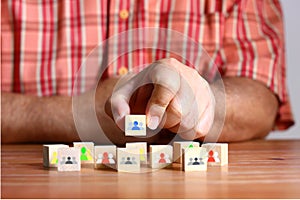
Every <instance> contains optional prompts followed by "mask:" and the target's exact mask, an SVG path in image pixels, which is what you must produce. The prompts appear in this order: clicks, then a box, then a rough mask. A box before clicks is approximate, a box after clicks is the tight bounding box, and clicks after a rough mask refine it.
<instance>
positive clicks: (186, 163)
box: [182, 147, 207, 172]
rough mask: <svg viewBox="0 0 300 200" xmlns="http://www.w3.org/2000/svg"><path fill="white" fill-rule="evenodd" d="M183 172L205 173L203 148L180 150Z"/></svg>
mask: <svg viewBox="0 0 300 200" xmlns="http://www.w3.org/2000/svg"><path fill="white" fill-rule="evenodd" d="M182 152H183V155H182V160H183V163H182V169H183V171H186V172H188V171H206V170H207V156H206V149H205V148H203V147H192V148H184V149H182Z"/></svg>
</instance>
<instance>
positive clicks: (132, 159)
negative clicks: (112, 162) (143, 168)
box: [131, 157, 137, 165]
mask: <svg viewBox="0 0 300 200" xmlns="http://www.w3.org/2000/svg"><path fill="white" fill-rule="evenodd" d="M131 161H132V164H134V165H136V164H137V163H136V162H135V157H132V158H131Z"/></svg>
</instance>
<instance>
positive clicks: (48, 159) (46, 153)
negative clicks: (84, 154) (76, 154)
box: [43, 144, 69, 167]
mask: <svg viewBox="0 0 300 200" xmlns="http://www.w3.org/2000/svg"><path fill="white" fill-rule="evenodd" d="M62 147H69V146H68V145H64V144H45V145H43V165H44V166H45V167H57V163H58V159H57V149H59V148H62Z"/></svg>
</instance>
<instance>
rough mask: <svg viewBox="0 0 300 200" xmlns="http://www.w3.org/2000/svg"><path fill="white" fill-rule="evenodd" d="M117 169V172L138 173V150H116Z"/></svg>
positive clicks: (139, 167) (139, 166)
mask: <svg viewBox="0 0 300 200" xmlns="http://www.w3.org/2000/svg"><path fill="white" fill-rule="evenodd" d="M117 169H118V171H119V172H140V169H141V165H140V153H139V150H138V149H127V148H117Z"/></svg>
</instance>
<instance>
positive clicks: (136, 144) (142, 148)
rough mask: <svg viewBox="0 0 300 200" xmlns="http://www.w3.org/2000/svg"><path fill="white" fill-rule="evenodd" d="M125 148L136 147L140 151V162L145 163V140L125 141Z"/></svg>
mask: <svg viewBox="0 0 300 200" xmlns="http://www.w3.org/2000/svg"><path fill="white" fill-rule="evenodd" d="M126 148H127V149H138V151H139V153H140V161H141V164H144V165H145V164H147V143H146V142H131V143H126Z"/></svg>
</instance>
